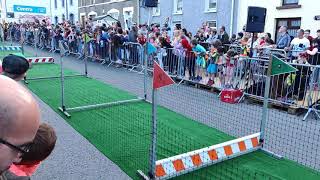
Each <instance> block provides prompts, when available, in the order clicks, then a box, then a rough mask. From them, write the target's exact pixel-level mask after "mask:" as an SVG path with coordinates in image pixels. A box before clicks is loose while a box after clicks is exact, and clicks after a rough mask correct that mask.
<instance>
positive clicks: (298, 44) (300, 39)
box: [285, 29, 310, 59]
mask: <svg viewBox="0 0 320 180" xmlns="http://www.w3.org/2000/svg"><path fill="white" fill-rule="evenodd" d="M309 47H310V41H309V40H308V39H307V38H305V37H304V30H303V29H299V30H298V32H297V37H296V38H294V39H293V40H292V41H291V43H290V47H289V48H285V50H290V51H292V57H293V59H297V58H298V56H299V54H301V53H304V52H306V51H307V50H308V49H309Z"/></svg>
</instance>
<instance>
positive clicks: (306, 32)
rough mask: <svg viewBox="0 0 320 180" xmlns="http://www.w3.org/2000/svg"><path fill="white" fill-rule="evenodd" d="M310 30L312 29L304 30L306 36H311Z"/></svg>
mask: <svg viewBox="0 0 320 180" xmlns="http://www.w3.org/2000/svg"><path fill="white" fill-rule="evenodd" d="M310 32H311V31H310V30H309V29H307V30H305V31H304V37H305V38H308V37H309V36H310Z"/></svg>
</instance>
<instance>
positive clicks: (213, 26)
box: [207, 20, 217, 28]
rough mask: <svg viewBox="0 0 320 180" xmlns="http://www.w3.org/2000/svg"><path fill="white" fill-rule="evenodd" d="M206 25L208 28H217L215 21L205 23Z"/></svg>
mask: <svg viewBox="0 0 320 180" xmlns="http://www.w3.org/2000/svg"><path fill="white" fill-rule="evenodd" d="M207 24H208V26H209V27H210V28H217V21H215V20H214V21H207Z"/></svg>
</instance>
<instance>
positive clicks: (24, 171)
mask: <svg viewBox="0 0 320 180" xmlns="http://www.w3.org/2000/svg"><path fill="white" fill-rule="evenodd" d="M56 141H57V136H56V133H55V131H54V129H53V128H52V127H51V126H50V125H48V124H46V123H42V124H40V126H39V129H38V131H37V134H36V137H35V138H34V140H33V144H32V145H31V146H30V150H29V152H28V153H25V154H23V156H22V160H21V162H20V163H19V164H14V165H11V167H10V169H9V171H10V172H11V173H12V175H13V176H14V175H15V176H18V177H23V176H31V175H32V174H33V173H34V172H35V171H36V170H37V168H38V167H39V165H40V163H41V161H43V160H45V159H46V158H47V157H48V156H49V155H50V154H51V152H52V150H53V149H54V147H55V144H56ZM8 179H10V178H8Z"/></svg>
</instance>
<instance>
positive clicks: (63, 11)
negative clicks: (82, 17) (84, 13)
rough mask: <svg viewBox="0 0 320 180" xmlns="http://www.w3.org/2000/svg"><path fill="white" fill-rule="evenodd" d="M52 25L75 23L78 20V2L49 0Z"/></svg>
mask: <svg viewBox="0 0 320 180" xmlns="http://www.w3.org/2000/svg"><path fill="white" fill-rule="evenodd" d="M50 1H51V8H52V14H51V19H52V23H54V24H57V23H61V22H62V21H64V20H69V21H71V22H73V23H76V22H77V21H78V20H79V19H78V0H50Z"/></svg>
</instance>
